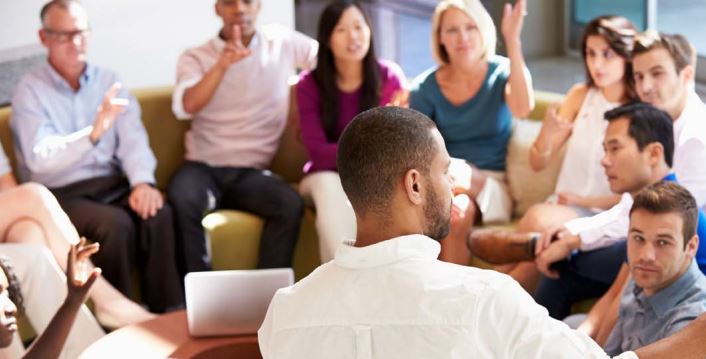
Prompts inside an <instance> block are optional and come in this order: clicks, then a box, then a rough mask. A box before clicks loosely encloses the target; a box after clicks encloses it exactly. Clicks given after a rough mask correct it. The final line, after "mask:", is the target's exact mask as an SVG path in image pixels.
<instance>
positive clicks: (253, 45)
mask: <svg viewBox="0 0 706 359" xmlns="http://www.w3.org/2000/svg"><path fill="white" fill-rule="evenodd" d="M261 2H262V0H216V4H215V10H216V14H218V16H219V17H220V18H221V20H222V21H223V27H222V28H221V30H220V31H219V33H218V35H217V36H216V37H215V38H213V39H211V40H209V41H208V42H206V43H205V44H203V45H201V46H198V47H195V48H192V49H189V50H187V51H186V52H184V54H182V55H181V57H180V58H179V62H178V65H177V83H176V87H175V89H174V94H173V98H172V109H173V111H174V114H175V115H176V117H177V118H179V119H191V129H190V130H189V132H188V133H187V134H186V138H185V139H184V141H185V145H186V162H185V163H184V165H182V167H181V168H180V169H179V170H178V171H177V173H176V174H175V175H174V177H173V179H172V181H171V183H170V185H169V189H168V193H167V197H168V198H169V201H170V203H171V204H172V205H173V208H174V212H175V218H176V221H175V222H176V226H177V236H178V240H179V243H180V244H181V246H182V249H183V257H184V261H183V263H181V265H182V268H181V270H182V272H193V271H205V270H209V269H211V260H210V258H209V255H208V253H209V251H208V249H207V241H206V236H205V233H204V230H203V227H202V226H201V219H202V218H203V216H204V215H205V214H206V213H208V212H210V211H213V210H215V209H218V208H228V209H236V210H241V211H246V212H250V213H253V214H255V215H258V216H260V217H262V218H263V219H264V220H265V224H264V227H263V230H262V237H261V240H260V259H259V262H258V268H272V267H291V261H292V254H293V252H294V246H295V243H296V240H297V238H298V235H299V225H300V222H301V216H302V213H303V207H304V205H303V200H302V199H301V197H299V194H298V193H297V192H296V191H295V190H294V189H293V188H292V187H291V186H289V185H288V184H287V183H286V182H284V181H283V180H281V179H280V178H279V177H277V176H276V175H274V174H273V173H272V172H270V171H269V170H268V168H269V166H270V162H271V161H272V157H273V156H274V154H275V151H276V150H277V147H278V145H279V139H280V136H281V135H282V131H283V130H284V126H285V124H286V119H287V112H288V105H289V86H288V83H287V80H288V78H289V77H290V76H291V75H293V74H294V71H295V69H296V68H297V67H299V68H310V67H312V66H313V65H314V62H315V59H316V51H317V49H318V44H317V42H316V41H315V40H313V39H311V38H309V37H307V36H305V35H303V34H301V33H298V32H296V31H292V30H290V29H287V28H285V27H282V26H278V25H266V26H255V24H256V20H257V16H258V14H259V12H260V8H261V7H262V3H261ZM273 3H274V2H273ZM233 240H237V238H234V239H233Z"/></svg>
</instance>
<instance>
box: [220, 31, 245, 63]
mask: <svg viewBox="0 0 706 359" xmlns="http://www.w3.org/2000/svg"><path fill="white" fill-rule="evenodd" d="M249 55H250V49H248V48H247V47H245V45H243V33H242V31H240V26H238V25H233V39H231V40H230V41H226V45H225V47H224V48H223V51H222V52H221V56H220V57H219V58H218V65H219V66H220V67H221V68H222V69H223V70H226V69H228V67H229V66H230V65H232V64H234V63H236V62H238V61H240V60H242V59H243V58H245V57H248V56H249Z"/></svg>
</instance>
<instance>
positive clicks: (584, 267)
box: [534, 241, 627, 320]
mask: <svg viewBox="0 0 706 359" xmlns="http://www.w3.org/2000/svg"><path fill="white" fill-rule="evenodd" d="M626 257H627V246H626V244H625V241H620V242H617V243H615V244H613V245H611V246H608V247H605V248H601V249H597V250H594V251H588V252H579V253H578V254H576V255H574V256H572V257H571V258H570V259H569V260H568V261H565V262H559V263H557V264H556V266H557V269H558V271H559V279H549V278H546V277H542V278H541V279H540V281H539V286H538V287H537V291H536V292H535V293H534V299H535V300H536V301H537V303H539V304H540V305H543V306H544V307H545V308H547V310H548V311H549V315H550V316H551V317H552V318H555V319H559V320H562V319H564V318H565V317H566V316H568V315H569V314H570V312H571V306H572V305H573V304H574V303H576V302H579V301H582V300H584V299H589V298H597V297H600V296H602V295H603V294H604V293H605V292H606V291H608V288H610V286H611V284H613V281H614V280H615V277H617V276H618V272H619V271H620V267H621V266H622V264H623V263H624V262H625V260H626Z"/></svg>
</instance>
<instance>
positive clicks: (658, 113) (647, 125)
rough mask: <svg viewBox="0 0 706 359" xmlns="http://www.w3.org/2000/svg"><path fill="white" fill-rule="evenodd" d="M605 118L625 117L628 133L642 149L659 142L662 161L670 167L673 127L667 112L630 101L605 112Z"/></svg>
mask: <svg viewBox="0 0 706 359" xmlns="http://www.w3.org/2000/svg"><path fill="white" fill-rule="evenodd" d="M604 116H605V119H606V120H608V121H609V122H610V121H615V120H617V119H621V118H625V119H627V120H628V121H630V126H629V128H628V135H630V137H632V138H633V139H634V140H635V142H637V148H638V149H639V150H640V151H642V150H644V149H645V147H646V146H647V145H649V144H650V143H655V142H657V143H659V144H661V145H662V148H663V150H664V161H665V162H666V163H667V166H669V167H672V162H673V158H674V127H673V124H672V118H671V117H670V116H669V114H668V113H666V112H664V111H662V110H660V109H658V108H656V107H654V106H652V105H650V104H646V103H643V102H632V103H628V104H625V105H622V106H619V107H616V108H614V109H612V110H610V111H608V112H606V113H605V115H604Z"/></svg>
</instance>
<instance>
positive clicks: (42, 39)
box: [37, 29, 49, 47]
mask: <svg viewBox="0 0 706 359" xmlns="http://www.w3.org/2000/svg"><path fill="white" fill-rule="evenodd" d="M37 35H38V36H39V41H40V42H41V43H42V46H44V47H49V44H47V41H48V39H47V33H46V31H44V29H39V31H37Z"/></svg>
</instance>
